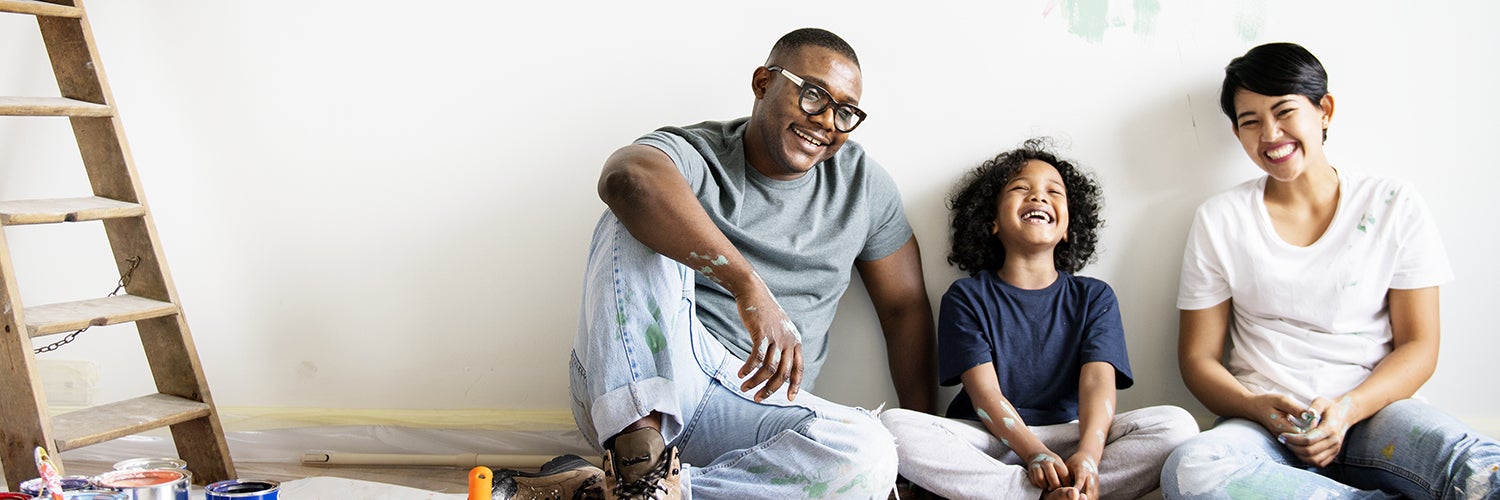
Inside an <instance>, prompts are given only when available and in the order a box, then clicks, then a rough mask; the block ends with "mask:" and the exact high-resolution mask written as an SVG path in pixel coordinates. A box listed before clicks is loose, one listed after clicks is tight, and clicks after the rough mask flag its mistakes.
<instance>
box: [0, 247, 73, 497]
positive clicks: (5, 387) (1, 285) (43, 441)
mask: <svg viewBox="0 0 1500 500" xmlns="http://www.w3.org/2000/svg"><path fill="white" fill-rule="evenodd" d="M15 276H16V274H15V267H14V266H13V265H12V264H11V259H10V246H9V244H8V243H7V242H6V238H5V231H4V229H3V228H0V392H3V393H4V394H5V403H4V411H0V463H3V464H4V470H5V482H6V483H7V487H8V489H9V491H21V482H22V481H26V480H28V479H31V478H33V477H36V475H37V472H36V464H35V462H34V460H32V450H33V449H35V448H36V447H37V446H41V447H43V448H46V450H47V453H48V455H51V456H57V453H58V451H59V450H58V449H57V446H56V445H55V444H54V443H53V442H52V440H51V439H49V436H51V434H52V423H51V418H50V416H49V415H48V409H47V399H46V396H45V395H44V394H43V392H42V383H41V380H42V379H41V374H40V373H39V372H38V371H37V367H36V357H35V355H34V354H32V345H31V335H30V334H28V333H27V331H26V321H25V317H24V316H23V314H22V310H23V307H22V305H21V293H20V288H19V287H18V286H17V284H16V277H15Z"/></svg>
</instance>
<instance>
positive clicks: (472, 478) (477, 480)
mask: <svg viewBox="0 0 1500 500" xmlns="http://www.w3.org/2000/svg"><path fill="white" fill-rule="evenodd" d="M494 488H495V472H494V471H492V470H490V468H489V467H485V466H483V465H481V466H478V467H475V468H473V469H469V500H491V498H490V494H491V492H492V491H494Z"/></svg>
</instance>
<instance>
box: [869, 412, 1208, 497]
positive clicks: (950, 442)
mask: <svg viewBox="0 0 1500 500" xmlns="http://www.w3.org/2000/svg"><path fill="white" fill-rule="evenodd" d="M880 420H881V421H882V422H885V425H886V427H887V428H889V429H890V430H891V433H892V434H895V435H896V451H897V454H898V455H900V458H901V466H900V470H901V475H902V476H903V477H905V478H907V479H910V480H911V482H913V483H916V484H917V485H918V486H921V487H922V488H923V489H926V490H927V491H931V492H933V493H936V494H938V495H941V496H942V497H944V498H953V499H970V498H984V499H999V498H1015V499H1033V498H1038V497H1040V496H1041V494H1042V490H1041V488H1037V487H1036V486H1032V484H1031V480H1030V479H1028V478H1027V473H1026V465H1025V464H1026V462H1025V461H1024V460H1023V459H1022V458H1021V457H1019V456H1016V454H1015V452H1013V451H1011V449H1010V447H1009V446H1007V445H1006V444H1005V443H1003V442H1001V441H1000V440H999V439H997V438H995V435H994V434H990V431H989V430H988V429H985V428H984V424H981V423H979V422H976V421H972V420H958V419H951V418H943V417H939V416H934V415H928V414H926V413H918V412H914V411H908V410H903V409H895V410H890V411H887V412H884V413H881V414H880ZM1031 432H1032V433H1034V434H1036V437H1037V439H1040V440H1041V441H1042V444H1044V445H1046V446H1047V449H1050V450H1052V451H1053V452H1056V453H1057V454H1058V455H1061V456H1062V457H1063V458H1064V459H1067V458H1068V457H1069V456H1072V455H1073V453H1075V452H1077V451H1078V443H1079V440H1080V439H1079V436H1078V422H1076V421H1075V422H1072V423H1066V424H1057V425H1038V426H1032V427H1031ZM1197 434H1198V422H1197V421H1195V420H1193V416H1192V415H1190V414H1188V412H1187V410H1183V409H1182V408H1178V407H1176V406H1152V407H1150V408H1141V409H1139V410H1132V411H1127V412H1124V413H1120V414H1118V415H1115V418H1114V422H1113V423H1112V424H1111V425H1110V427H1109V435H1108V436H1107V437H1106V438H1105V446H1104V456H1103V457H1102V458H1101V459H1100V460H1099V487H1100V491H1102V492H1103V493H1104V495H1103V496H1104V498H1106V499H1114V498H1140V497H1141V496H1142V495H1145V494H1146V493H1150V492H1151V491H1152V490H1155V489H1156V481H1157V479H1158V478H1159V477H1160V475H1161V464H1162V462H1165V461H1166V460H1167V454H1168V453H1171V452H1172V449H1173V448H1176V447H1177V445H1179V444H1182V442H1183V441H1187V440H1188V438H1191V437H1193V436H1195V435H1197Z"/></svg>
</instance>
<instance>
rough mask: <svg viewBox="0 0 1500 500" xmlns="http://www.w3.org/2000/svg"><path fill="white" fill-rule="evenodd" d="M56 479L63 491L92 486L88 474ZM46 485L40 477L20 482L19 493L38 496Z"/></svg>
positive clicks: (84, 488)
mask: <svg viewBox="0 0 1500 500" xmlns="http://www.w3.org/2000/svg"><path fill="white" fill-rule="evenodd" d="M58 481H59V482H61V483H62V490H63V493H67V492H69V491H76V490H86V489H89V488H91V487H93V486H94V485H93V484H92V483H90V482H89V477H88V476H63V477H62V478H60V479H59V480H58ZM46 487H47V483H45V482H43V481H42V478H36V479H32V480H28V481H26V482H23V483H21V493H25V494H28V495H31V496H34V497H39V496H42V489H44V488H46ZM0 498H3V497H0Z"/></svg>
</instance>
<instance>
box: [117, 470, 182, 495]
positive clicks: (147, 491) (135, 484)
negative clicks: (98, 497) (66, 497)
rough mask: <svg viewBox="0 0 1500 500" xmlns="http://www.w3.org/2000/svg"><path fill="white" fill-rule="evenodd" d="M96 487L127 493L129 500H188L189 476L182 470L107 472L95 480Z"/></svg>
mask: <svg viewBox="0 0 1500 500" xmlns="http://www.w3.org/2000/svg"><path fill="white" fill-rule="evenodd" d="M94 486H97V487H98V488H100V489H105V490H113V491H118V492H121V493H125V494H126V497H125V498H126V499H128V500H188V475H187V473H186V472H184V471H180V470H169V469H156V470H117V471H112V472H106V473H103V474H100V475H99V476H98V477H95V478H94Z"/></svg>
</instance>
